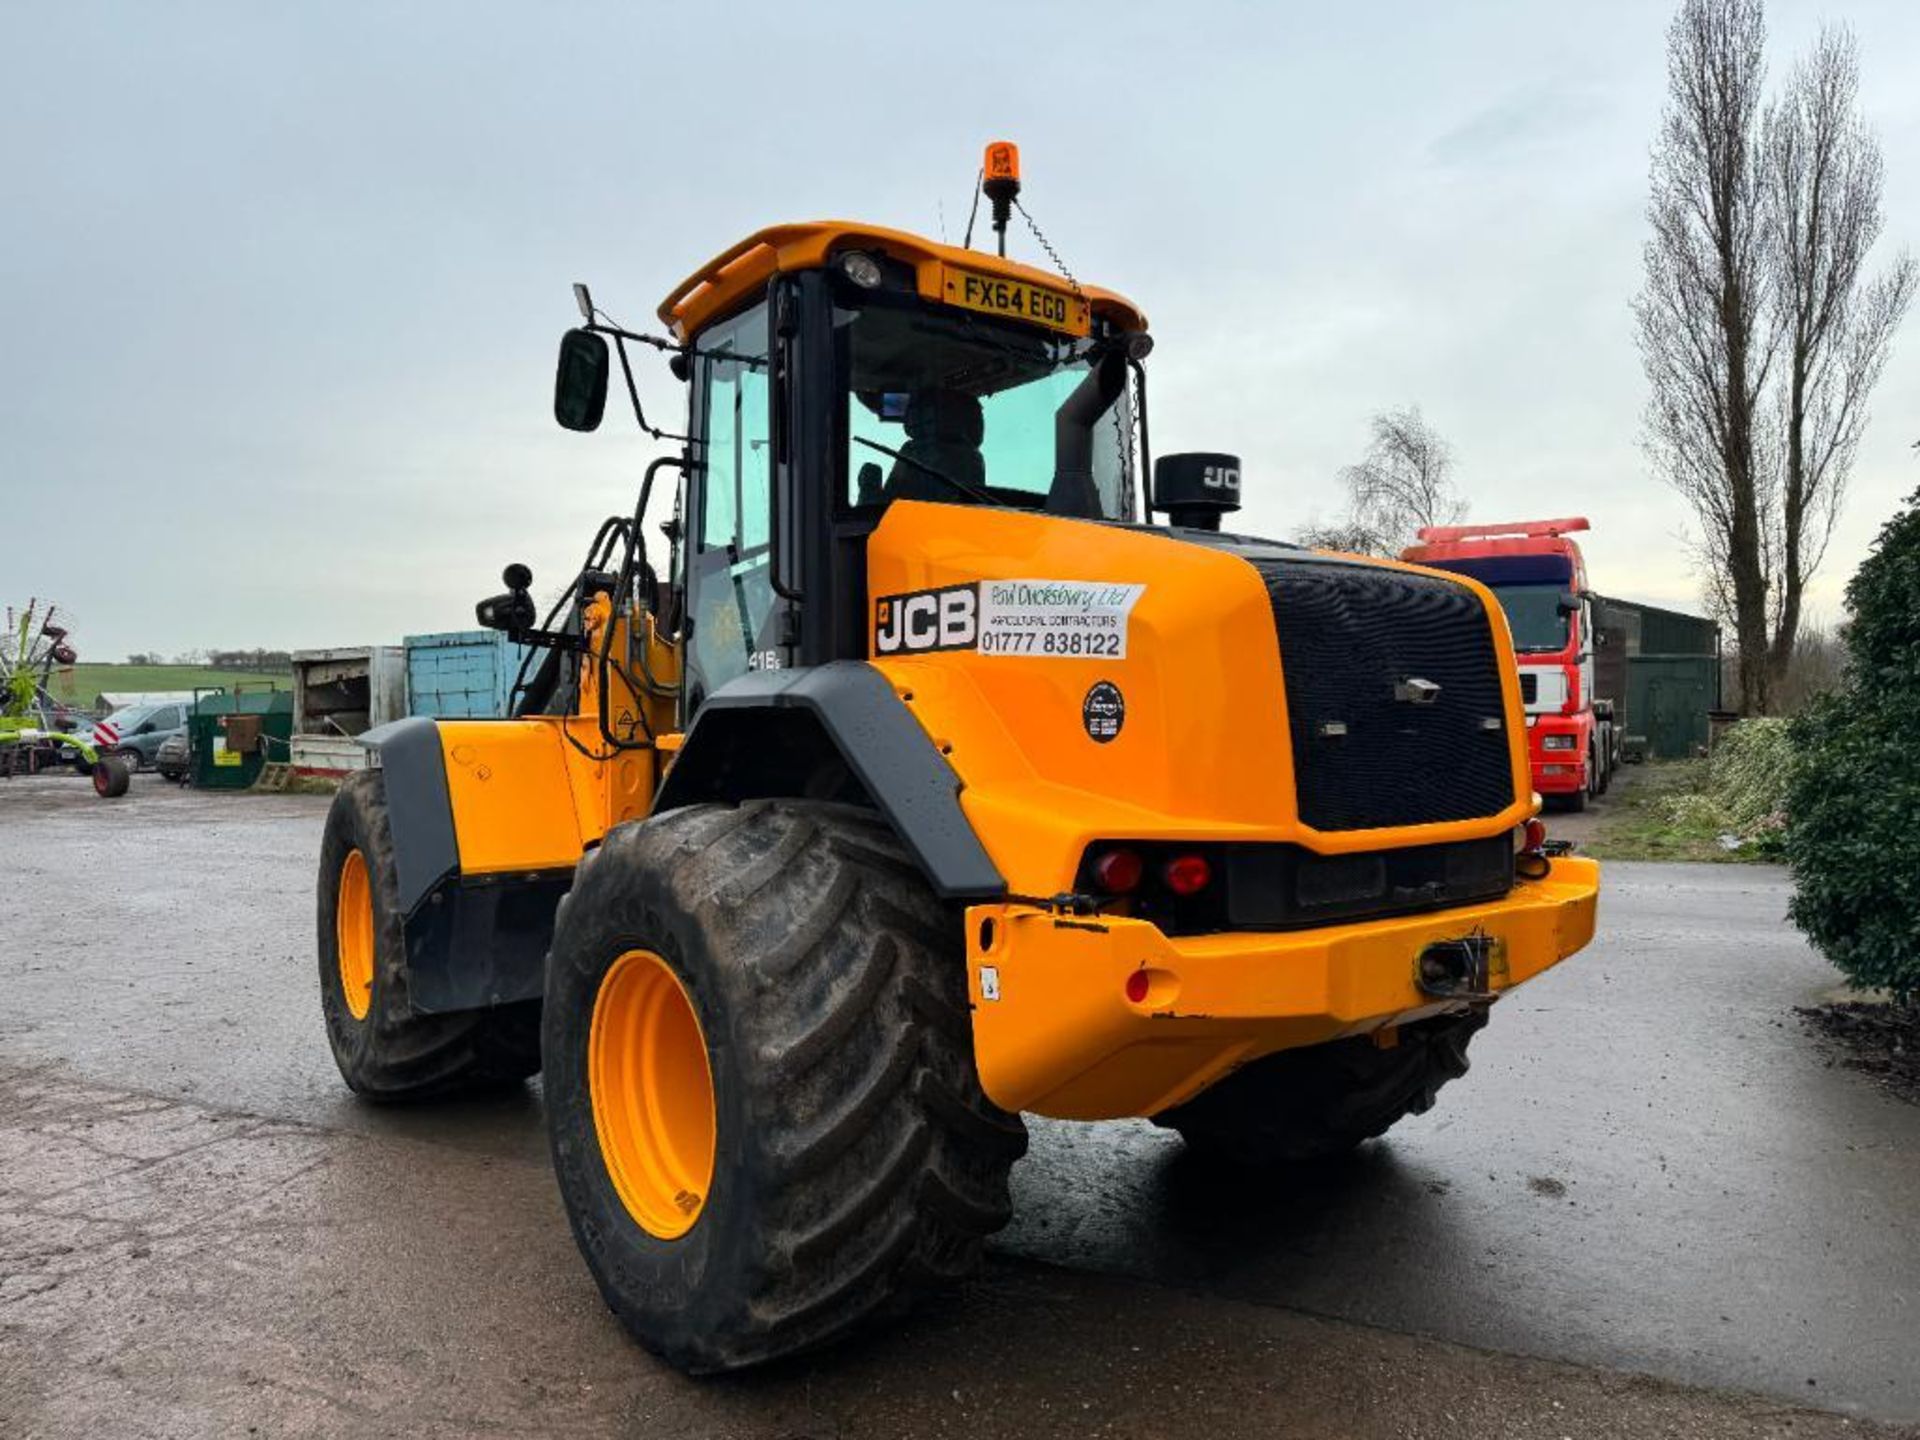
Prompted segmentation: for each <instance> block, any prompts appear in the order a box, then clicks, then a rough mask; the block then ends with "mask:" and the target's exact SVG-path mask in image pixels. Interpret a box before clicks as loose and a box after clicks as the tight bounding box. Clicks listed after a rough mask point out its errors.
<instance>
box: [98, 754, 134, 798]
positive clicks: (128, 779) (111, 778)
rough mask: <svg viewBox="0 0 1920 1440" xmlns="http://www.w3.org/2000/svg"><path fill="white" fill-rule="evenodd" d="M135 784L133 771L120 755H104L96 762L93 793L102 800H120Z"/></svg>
mask: <svg viewBox="0 0 1920 1440" xmlns="http://www.w3.org/2000/svg"><path fill="white" fill-rule="evenodd" d="M132 784H133V772H132V771H131V770H129V769H128V768H127V765H126V762H125V761H124V760H122V759H121V758H120V757H119V756H118V755H103V756H101V757H100V759H99V760H97V761H95V762H94V766H93V793H94V794H96V795H98V796H99V797H100V798H101V799H102V800H118V799H119V798H120V797H121V796H122V795H124V794H126V793H127V789H128V787H129V786H131V785H132Z"/></svg>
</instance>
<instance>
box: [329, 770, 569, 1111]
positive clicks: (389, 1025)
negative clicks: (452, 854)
mask: <svg viewBox="0 0 1920 1440" xmlns="http://www.w3.org/2000/svg"><path fill="white" fill-rule="evenodd" d="M319 901H320V913H319V921H320V934H319V939H320V1005H321V1009H322V1011H323V1013H324V1014H325V1017H326V1022H327V1042H328V1044H330V1045H331V1046H332V1047H333V1058H334V1063H336V1064H337V1065H339V1067H340V1074H341V1076H342V1077H343V1078H344V1079H345V1080H346V1082H347V1085H348V1086H349V1087H350V1088H351V1089H352V1090H353V1091H354V1093H355V1094H357V1095H361V1096H364V1097H365V1098H366V1099H369V1100H382V1101H385V1100H419V1099H426V1098H429V1097H431V1096H435V1095H445V1094H449V1093H453V1092H457V1091H463V1090H473V1089H487V1088H493V1087H497V1086H502V1085H508V1084H512V1083H515V1082H517V1081H520V1080H523V1079H525V1078H526V1077H527V1076H529V1075H532V1074H534V1073H535V1072H536V1071H538V1070H539V1068H540V1002H539V1001H537V1000H532V1001H527V1002H525V1003H523V1004H519V1005H503V1006H500V1007H498V1008H496V1009H492V1010H463V1011H459V1012H457V1013H454V1014H449V1015H416V1014H414V1013H413V1011H412V1007H411V1006H410V1005H409V1003H408V1000H407V964H406V938H405V935H404V932H403V929H402V921H403V919H404V917H403V916H402V915H401V913H400V892H399V885H398V882H397V880H396V878H395V871H394V862H393V831H392V828H391V826H390V825H389V823H388V817H387V784H386V776H385V775H383V774H382V773H381V772H380V771H378V770H362V771H359V772H357V773H355V774H353V775H350V776H349V777H347V779H346V781H345V782H343V783H342V784H341V786H340V789H339V792H338V793H337V794H335V795H334V797H333V806H332V808H331V809H329V810H328V811H327V827H326V831H325V833H324V834H323V836H322V838H321V841H320V893H319Z"/></svg>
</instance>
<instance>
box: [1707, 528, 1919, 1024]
mask: <svg viewBox="0 0 1920 1440" xmlns="http://www.w3.org/2000/svg"><path fill="white" fill-rule="evenodd" d="M1847 604H1848V607H1849V609H1850V610H1851V611H1852V614H1853V620H1852V624H1851V625H1850V626H1849V628H1848V631H1847V649H1848V667H1847V684H1846V686H1845V688H1843V689H1842V690H1840V691H1838V692H1837V693H1834V694H1831V695H1827V696H1823V697H1821V698H1820V699H1819V700H1816V701H1815V702H1814V703H1813V704H1812V705H1810V706H1809V707H1808V708H1807V709H1806V710H1805V711H1803V712H1802V713H1801V714H1799V715H1797V716H1795V717H1794V719H1793V720H1792V721H1790V722H1789V726H1790V728H1789V732H1788V734H1789V742H1790V744H1791V746H1792V748H1793V750H1794V752H1795V755H1796V759H1795V762H1794V764H1793V765H1792V766H1791V767H1789V779H1788V785H1787V795H1786V810H1787V815H1788V817H1789V821H1790V823H1789V825H1788V827H1787V832H1786V855H1787V863H1788V864H1789V865H1791V866H1792V867H1793V876H1794V881H1795V886H1796V892H1795V895H1794V898H1793V907H1792V915H1793V919H1794V922H1795V923H1796V924H1797V925H1799V927H1800V928H1801V929H1802V930H1804V931H1805V932H1806V934H1807V938H1808V939H1810V940H1812V941H1813V943H1814V944H1815V945H1817V946H1818V947H1819V948H1820V949H1821V950H1822V951H1823V952H1824V953H1825V954H1826V956H1827V958H1828V959H1830V960H1832V961H1833V963H1834V964H1835V965H1837V966H1839V967H1840V969H1841V970H1843V971H1844V972H1845V973H1846V975H1847V977H1848V979H1850V980H1852V981H1853V982H1854V984H1856V985H1861V986H1885V987H1887V988H1888V989H1890V990H1891V991H1893V992H1894V994H1895V996H1896V997H1898V998H1900V999H1903V1000H1906V999H1912V998H1913V997H1914V996H1915V995H1917V994H1920V492H1916V493H1915V494H1914V495H1913V496H1912V497H1911V498H1910V499H1909V500H1908V502H1907V508H1906V509H1904V510H1902V511H1901V512H1900V513H1899V514H1898V515H1896V516H1895V517H1894V518H1893V519H1892V520H1891V521H1889V522H1888V524H1887V526H1886V528H1885V529H1883V530H1882V531H1881V532H1880V538H1879V540H1878V541H1877V542H1876V543H1875V546H1874V550H1873V553H1872V554H1871V555H1869V556H1868V557H1867V559H1866V561H1865V562H1864V563H1862V565H1861V566H1860V570H1859V573H1857V574H1856V575H1855V576H1854V577H1853V580H1852V582H1851V583H1850V584H1849V585H1848V586H1847ZM1741 728H1744V727H1741Z"/></svg>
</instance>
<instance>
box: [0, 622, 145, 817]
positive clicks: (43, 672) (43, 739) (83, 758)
mask: <svg viewBox="0 0 1920 1440" xmlns="http://www.w3.org/2000/svg"><path fill="white" fill-rule="evenodd" d="M7 636H8V640H7V642H6V643H5V644H3V645H0V774H4V775H6V776H8V777H11V776H13V775H14V774H15V773H17V772H19V771H22V770H25V771H26V772H27V773H31V772H32V770H33V768H34V765H35V762H36V760H37V758H38V757H39V756H40V755H42V754H45V753H48V752H51V753H53V754H55V755H57V756H59V757H61V758H62V759H64V760H66V761H67V762H68V763H71V764H72V765H73V766H74V768H76V769H77V770H79V771H80V772H81V773H83V774H90V775H92V776H93V789H94V793H95V794H97V795H99V796H101V797H102V798H103V799H109V800H110V799H113V798H114V797H116V796H120V795H124V794H126V793H127V786H128V785H129V784H130V783H131V781H132V775H131V773H130V772H129V771H128V769H127V765H126V762H125V761H124V760H121V759H120V758H119V757H118V756H115V755H102V754H101V753H100V752H99V751H98V750H96V749H95V748H94V746H93V743H92V741H91V740H90V739H88V738H87V737H85V736H82V735H75V734H72V733H70V732H69V731H67V730H65V729H63V728H61V727H60V726H59V725H58V724H57V723H55V721H54V720H53V719H52V718H51V717H53V716H54V715H55V714H56V712H57V708H58V707H57V706H56V705H55V704H54V700H53V697H52V695H51V694H49V693H48V690H47V682H48V681H49V680H50V679H51V678H52V676H53V667H54V666H56V665H71V664H73V662H74V660H75V659H77V658H78V657H77V656H76V655H75V653H74V649H73V647H72V646H71V645H69V644H68V643H67V631H66V627H65V626H63V625H60V624H57V623H56V622H55V620H54V607H53V606H52V605H51V604H49V605H47V606H46V607H45V609H44V610H43V609H41V608H40V603H39V601H37V600H29V601H28V602H27V608H26V609H25V610H23V611H20V612H19V613H18V614H17V615H16V614H15V612H14V610H13V607H12V606H8V607H7ZM23 761H24V763H22V762H23Z"/></svg>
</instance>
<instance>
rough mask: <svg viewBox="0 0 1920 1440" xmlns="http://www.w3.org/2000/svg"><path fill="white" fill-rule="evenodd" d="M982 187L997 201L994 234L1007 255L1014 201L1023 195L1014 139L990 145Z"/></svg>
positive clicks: (995, 203) (981, 168) (1001, 250)
mask: <svg viewBox="0 0 1920 1440" xmlns="http://www.w3.org/2000/svg"><path fill="white" fill-rule="evenodd" d="M980 188H981V189H982V190H984V191H986V192H987V199H989V200H991V201H992V202H993V233H994V235H995V236H996V237H998V239H999V243H1000V253H1001V254H1002V255H1004V254H1006V253H1007V221H1008V220H1010V219H1012V218H1013V202H1014V200H1015V199H1016V198H1017V197H1018V196H1019V194H1020V147H1019V146H1018V145H1016V144H1014V143H1013V142H1012V141H1011V140H995V141H994V142H993V143H992V144H990V145H989V146H987V158H986V162H985V163H984V164H983V165H981V167H980Z"/></svg>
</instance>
